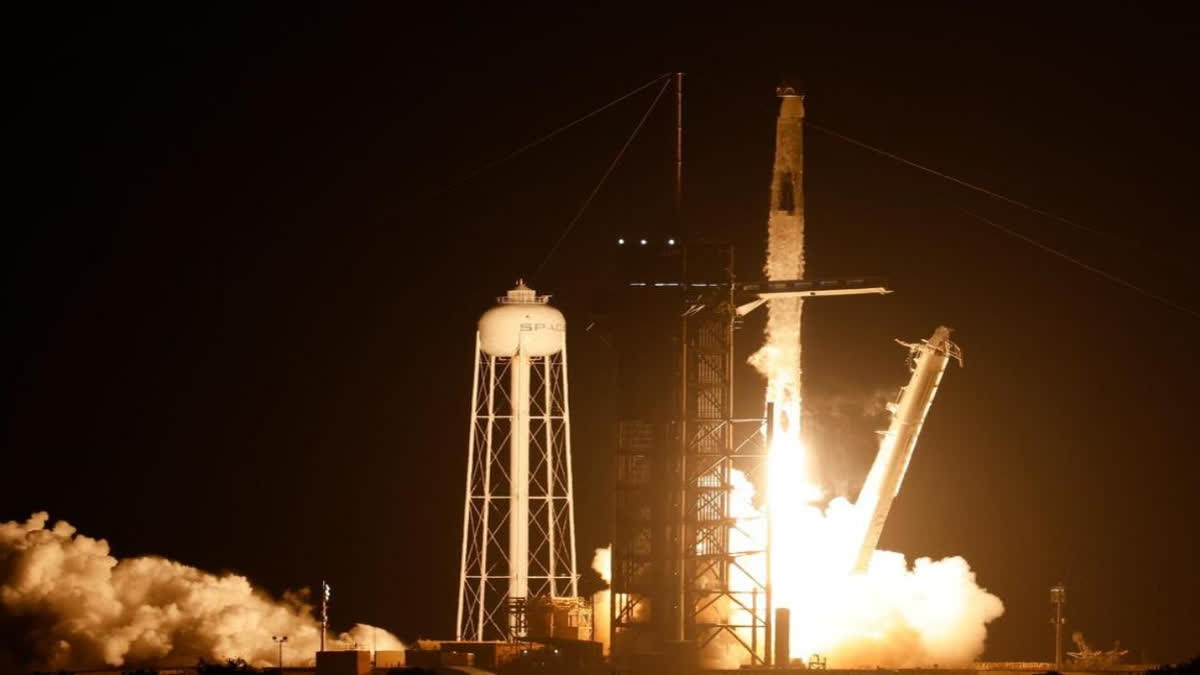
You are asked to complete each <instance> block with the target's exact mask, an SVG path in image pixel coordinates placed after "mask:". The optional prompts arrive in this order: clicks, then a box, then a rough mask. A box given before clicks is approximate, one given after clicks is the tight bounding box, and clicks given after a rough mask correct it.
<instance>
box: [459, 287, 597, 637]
mask: <svg viewBox="0 0 1200 675" xmlns="http://www.w3.org/2000/svg"><path fill="white" fill-rule="evenodd" d="M549 300H550V297H549V296H545V295H542V296H539V295H537V293H536V292H534V291H533V290H532V289H530V288H529V287H527V286H526V285H525V284H524V283H523V282H520V281H518V282H517V287H516V288H514V289H512V290H511V291H509V292H508V293H507V294H506V295H505V296H504V297H501V298H497V303H498V304H497V305H496V306H495V307H492V308H491V309H489V310H488V311H486V312H484V314H483V316H482V317H480V319H479V326H478V330H477V331H476V334H475V379H474V383H473V385H472V389H471V436H470V440H469V442H468V446H467V490H466V499H465V502H464V504H463V546H462V563H461V565H462V567H461V571H460V574H459V595H458V626H457V628H456V630H457V639H458V640H507V639H512V638H517V637H522V636H524V635H525V634H526V626H525V606H526V603H527V602H528V601H529V600H530V599H533V598H544V599H548V600H552V599H554V598H559V597H569V598H576V597H578V595H579V591H578V587H577V583H578V577H577V576H576V573H575V570H576V566H575V509H574V505H573V494H574V490H573V487H572V476H571V434H570V431H571V421H570V415H569V412H568V407H567V341H566V335H567V332H566V330H567V325H566V321H565V320H564V319H563V315H562V313H561V312H559V311H558V310H557V309H555V308H554V307H551V306H550V304H549Z"/></svg>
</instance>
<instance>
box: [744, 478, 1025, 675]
mask: <svg viewBox="0 0 1200 675" xmlns="http://www.w3.org/2000/svg"><path fill="white" fill-rule="evenodd" d="M733 485H734V492H733V499H734V504H733V507H734V514H735V516H737V517H738V519H739V531H740V532H741V533H742V534H741V537H742V538H741V539H740V540H735V541H734V542H732V544H733V547H735V548H736V547H739V546H741V547H745V548H750V547H753V546H755V545H756V543H758V542H761V541H763V540H764V539H765V536H766V533H765V531H764V530H765V523H764V520H763V518H762V516H761V514H760V513H759V512H758V511H757V510H756V508H755V506H754V489H753V486H752V485H751V484H750V482H749V481H748V480H746V479H745V477H744V476H742V475H740V474H737V473H735V474H734V476H733ZM777 508H778V505H777ZM785 514H786V515H785V517H780V516H779V515H777V516H776V522H775V538H774V543H775V545H776V547H777V548H776V550H777V555H776V557H775V565H776V566H775V569H774V577H773V580H774V582H775V583H774V594H775V599H776V606H779V607H788V608H790V609H791V612H792V630H791V648H792V655H793V657H795V658H802V659H807V658H808V657H809V655H811V654H820V655H821V656H823V657H825V658H827V659H828V663H829V667H831V668H854V667H875V666H882V667H891V668H913V667H923V666H931V665H934V664H937V665H941V666H947V665H962V664H966V663H969V662H971V661H972V660H974V659H975V658H977V657H978V656H979V655H980V654H981V653H983V648H984V640H985V638H986V637H987V628H986V626H987V624H988V622H990V621H992V620H994V619H996V618H997V617H999V616H1000V615H1001V614H1003V613H1004V605H1003V604H1002V603H1001V602H1000V599H999V598H997V597H996V596H994V595H992V594H991V593H988V592H987V591H986V590H985V589H983V588H981V587H980V586H979V585H978V584H977V583H976V580H975V574H974V572H972V571H971V568H970V566H969V565H968V564H967V561H966V560H964V559H963V558H961V557H949V558H944V559H941V560H936V561H935V560H932V559H930V558H919V559H917V560H916V561H915V562H913V563H912V565H909V564H908V563H907V561H906V559H905V557H904V555H903V554H901V553H894V552H891V551H879V550H877V551H876V552H875V555H874V556H873V557H872V558H871V563H870V566H869V568H868V570H867V572H866V573H865V574H853V575H852V574H849V573H847V570H848V569H850V568H851V567H852V566H853V560H852V558H853V555H852V554H853V552H854V550H855V547H854V546H852V545H850V544H851V543H855V542H850V541H848V540H849V539H851V538H852V534H853V533H855V532H857V529H856V528H855V527H854V526H855V513H854V505H853V504H851V503H850V502H849V501H847V500H846V499H844V498H840V497H839V498H836V499H834V500H832V501H831V502H829V505H828V506H827V507H826V508H825V509H821V508H819V507H818V506H816V505H811V504H808V505H803V506H800V507H798V508H797V509H796V510H792V511H785ZM751 571H752V572H755V573H758V572H760V570H754V569H752V570H751ZM735 582H738V583H742V584H745V583H748V580H746V579H735ZM748 618H749V617H748V616H734V617H733V619H735V620H738V619H748ZM725 665H731V664H730V663H729V662H728V661H726V662H725Z"/></svg>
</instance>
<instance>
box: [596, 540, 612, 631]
mask: <svg viewBox="0 0 1200 675" xmlns="http://www.w3.org/2000/svg"><path fill="white" fill-rule="evenodd" d="M592 569H594V570H596V573H597V574H599V575H600V578H601V579H603V580H604V583H606V584H611V583H612V544H609V545H608V546H606V547H604V548H598V549H596V552H595V553H594V554H593V555H592ZM611 603H612V588H611V586H610V587H608V588H603V589H601V590H598V591H596V593H595V594H594V595H592V629H593V631H592V632H593V634H594V635H595V637H594V638H592V639H594V640H595V641H597V642H599V643H600V644H601V645H603V646H602V649H603V650H604V653H606V654H607V653H608V650H609V644H608V638H609V626H610V625H611V623H612V622H611V619H612V617H611V616H610V612H611Z"/></svg>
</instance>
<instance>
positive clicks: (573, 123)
mask: <svg viewBox="0 0 1200 675" xmlns="http://www.w3.org/2000/svg"><path fill="white" fill-rule="evenodd" d="M670 77H671V74H670V73H663V74H662V75H659V76H657V77H655V78H654V79H652V80H650V81H649V82H646V83H645V84H643V85H641V86H639V87H637V88H635V89H632V90H630V91H628V92H625V93H624V94H621V95H620V96H618V97H617V98H614V99H613V100H611V101H609V102H608V103H605V104H604V105H602V106H600V107H599V108H596V109H595V110H593V111H591V112H589V113H588V114H586V115H584V116H583V117H580V118H578V119H575V120H573V121H571V122H568V123H567V124H564V125H563V126H561V127H559V128H557V129H555V130H554V131H551V132H550V133H548V134H545V135H543V136H539V137H538V138H536V139H534V140H532V141H530V142H528V143H526V144H525V145H522V146H521V147H519V148H517V149H516V150H513V151H512V152H510V153H508V154H507V155H505V156H503V157H501V158H500V159H495V160H492V161H490V162H488V163H487V164H484V165H483V166H480V167H478V168H476V169H474V170H473V171H470V172H469V173H466V174H464V175H463V176H461V177H459V178H458V179H457V180H455V181H454V182H453V183H450V184H449V185H447V186H445V187H443V188H441V189H440V190H437V191H436V192H433V193H430V195H429V196H430V197H431V198H432V197H440V196H441V195H443V194H445V193H447V192H449V191H451V190H453V189H454V188H456V187H458V186H460V185H462V184H463V183H466V182H467V181H469V180H471V179H472V178H474V177H476V176H478V175H479V174H481V173H483V172H485V171H488V170H489V169H494V168H496V167H498V166H500V165H501V164H504V163H505V162H507V161H509V160H511V159H514V158H516V157H517V156H518V155H520V154H522V153H524V152H525V151H526V150H531V149H533V148H535V147H537V146H539V145H541V144H542V143H545V142H546V141H548V140H550V139H552V138H554V137H555V136H557V135H559V134H561V133H563V132H564V131H567V130H568V129H571V128H572V127H574V126H576V125H578V124H580V123H582V122H586V121H587V120H589V119H591V118H593V117H595V116H596V115H599V114H600V113H602V112H604V111H605V110H608V109H609V108H611V107H613V106H615V105H617V104H618V103H620V102H622V101H624V100H625V99H628V98H629V97H631V96H634V95H635V94H639V93H641V92H642V91H643V90H645V89H648V88H650V87H651V86H653V85H655V84H657V83H658V82H661V81H662V80H663V79H666V78H670Z"/></svg>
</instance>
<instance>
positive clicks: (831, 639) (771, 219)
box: [704, 96, 1004, 668]
mask: <svg viewBox="0 0 1200 675" xmlns="http://www.w3.org/2000/svg"><path fill="white" fill-rule="evenodd" d="M803 114H804V113H803V98H802V97H798V96H793V97H787V96H785V97H784V98H783V100H782V102H781V107H780V118H779V120H780V121H779V125H778V127H777V130H776V133H777V136H776V155H775V172H774V179H773V181H772V185H771V205H770V211H769V216H768V221H767V235H768V236H767V262H766V266H765V269H764V272H765V274H766V277H767V279H768V280H771V281H780V280H790V279H802V278H804V271H805V269H804V268H805V259H804V201H803V194H804V193H803V124H802V119H803ZM766 304H767V307H766V309H767V324H766V330H765V340H764V344H763V346H762V348H761V349H759V350H758V351H757V352H756V353H755V354H754V355H753V356H752V357H751V358H750V363H751V364H752V365H753V366H754V367H755V368H757V369H758V371H759V372H760V373H762V374H763V376H764V377H765V378H766V402H767V403H768V404H773V406H774V419H773V424H772V428H771V429H770V434H771V446H770V447H769V448H768V464H767V480H766V483H767V485H766V486H765V487H766V489H767V492H768V495H767V496H768V500H767V501H768V504H767V505H766V506H762V505H761V504H760V501H761V500H756V498H755V491H756V486H755V485H753V484H752V483H751V482H750V481H749V480H748V479H747V478H746V477H745V476H743V475H741V474H738V473H735V475H734V476H732V485H733V496H732V499H733V503H732V508H733V515H734V517H735V518H737V521H738V523H737V528H735V529H734V530H733V532H732V533H731V541H730V543H729V546H730V551H731V552H733V553H737V552H738V551H760V550H763V549H764V548H765V542H766V518H765V517H764V516H765V515H766V514H765V513H764V512H763V511H762V509H766V508H769V509H770V513H771V516H772V521H773V525H772V527H773V533H772V541H771V567H772V574H771V583H772V598H773V604H774V606H775V607H786V608H788V609H790V610H791V613H792V618H791V635H790V637H791V648H792V654H793V655H794V656H795V657H797V658H807V657H808V656H809V655H811V654H820V655H821V656H823V657H825V658H826V659H828V665H829V666H830V667H833V668H848V667H862V666H866V667H875V666H883V667H893V668H897V667H919V666H930V665H933V664H938V665H959V664H964V663H967V662H970V661H971V660H973V659H974V658H976V657H977V656H979V655H980V654H981V653H982V652H983V647H984V639H985V638H986V634H987V633H986V625H987V623H988V622H989V621H992V620H993V619H995V618H996V617H998V616H1000V615H1001V614H1002V613H1003V611H1004V606H1003V605H1002V604H1001V602H1000V600H999V599H998V598H997V597H996V596H994V595H992V594H990V593H988V592H987V591H985V590H983V589H982V588H980V587H979V586H978V585H977V584H976V582H975V575H974V573H973V572H971V569H970V567H969V566H968V565H967V563H966V561H965V560H963V559H962V558H957V557H954V558H946V559H943V560H939V561H936V562H935V561H933V560H930V559H928V558H920V559H918V560H917V561H916V562H915V563H913V565H912V566H909V565H908V563H907V561H906V560H905V557H904V556H903V555H902V554H900V553H892V552H887V551H876V553H875V555H874V556H873V557H872V559H871V563H870V565H869V567H868V569H867V571H866V572H865V573H863V574H851V571H852V570H853V568H854V559H853V556H854V554H855V553H857V551H858V548H859V544H860V542H859V541H854V539H855V535H856V534H857V533H859V532H860V528H858V527H857V524H858V523H859V522H860V516H859V514H857V513H856V512H855V507H854V505H852V504H851V503H850V502H848V501H847V500H845V499H844V498H837V499H834V500H833V501H831V502H829V504H828V506H827V507H826V508H825V509H823V510H822V509H821V508H818V507H817V506H816V505H815V504H816V503H818V502H820V501H821V500H822V498H823V495H822V491H821V489H820V488H819V487H818V486H817V485H816V484H815V483H814V481H812V480H811V479H810V478H809V477H810V476H811V475H812V471H811V466H810V464H811V458H810V457H809V456H808V453H807V452H806V449H805V446H804V442H803V440H802V439H803V437H804V434H803V430H802V428H801V416H800V412H801V360H800V358H801V349H800V346H801V310H802V307H803V305H802V301H801V300H800V299H799V298H787V299H775V300H769V301H768V302H767V303H766ZM759 487H761V486H759ZM743 560H744V563H745V564H746V566H747V570H746V573H743V572H741V571H735V572H734V573H733V574H734V576H733V577H732V578H731V579H730V585H731V586H732V587H733V588H734V589H735V590H739V591H749V590H750V589H751V588H753V587H754V583H753V581H752V577H754V578H759V579H762V578H765V569H763V568H764V566H765V562H766V561H765V560H764V559H763V556H761V555H759V556H746V557H745V558H744V559H743ZM718 611H720V612H722V613H723V614H726V615H725V616H721V617H720V618H721V619H723V620H727V621H729V622H730V623H733V624H735V625H738V624H740V625H745V624H747V623H749V622H750V621H749V619H750V617H749V613H748V612H747V611H745V610H740V609H736V608H734V609H732V610H730V609H729V608H727V607H726V608H718ZM741 637H742V638H743V639H747V641H748V638H749V636H748V635H742V636H741ZM731 642H732V641H730V640H725V641H723V642H722V641H716V642H715V645H714V646H715V649H709V650H706V652H705V654H704V660H705V662H706V663H707V664H708V665H710V666H723V667H736V666H737V665H740V664H744V663H746V662H747V661H748V658H747V655H746V653H745V651H744V650H743V649H741V648H740V647H736V645H731ZM763 651H765V649H764V650H763Z"/></svg>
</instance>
